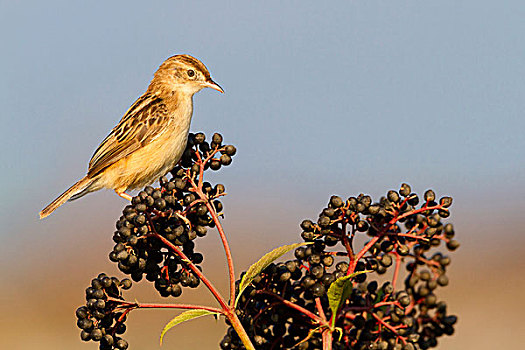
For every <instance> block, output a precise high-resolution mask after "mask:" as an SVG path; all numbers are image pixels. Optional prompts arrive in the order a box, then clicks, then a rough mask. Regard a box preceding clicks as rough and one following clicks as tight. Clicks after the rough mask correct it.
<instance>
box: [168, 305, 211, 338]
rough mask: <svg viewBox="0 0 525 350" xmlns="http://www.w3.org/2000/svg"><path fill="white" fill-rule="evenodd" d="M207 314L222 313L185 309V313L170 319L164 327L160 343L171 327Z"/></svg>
mask: <svg viewBox="0 0 525 350" xmlns="http://www.w3.org/2000/svg"><path fill="white" fill-rule="evenodd" d="M206 315H220V314H219V313H217V312H213V311H208V310H201V309H192V310H188V311H184V312H183V313H181V314H180V315H178V316H177V317H175V318H174V319H172V320H171V321H169V322H168V324H167V325H166V327H164V329H163V330H162V332H161V333H160V345H161V346H162V340H163V339H164V335H165V334H166V332H167V331H169V330H170V329H171V328H173V327H175V326H176V325H178V324H179V323H182V322H185V321H189V320H193V319H194V318H198V317H202V316H206Z"/></svg>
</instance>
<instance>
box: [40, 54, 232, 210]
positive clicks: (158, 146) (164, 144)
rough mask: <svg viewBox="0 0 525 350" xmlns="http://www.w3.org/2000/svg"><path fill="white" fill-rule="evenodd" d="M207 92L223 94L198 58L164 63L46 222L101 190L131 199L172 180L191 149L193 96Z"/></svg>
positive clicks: (53, 205) (179, 57)
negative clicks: (150, 186)
mask: <svg viewBox="0 0 525 350" xmlns="http://www.w3.org/2000/svg"><path fill="white" fill-rule="evenodd" d="M205 87H210V88H213V89H215V90H218V91H220V92H223V91H222V89H221V88H220V86H219V85H217V84H216V83H215V82H214V81H213V80H212V79H211V77H210V73H209V72H208V69H207V68H206V66H204V64H202V63H201V62H200V61H199V60H197V59H196V58H194V57H191V56H189V55H177V56H173V57H170V58H168V59H167V60H166V61H164V63H162V65H161V66H160V67H159V69H158V70H157V72H155V75H154V77H153V80H152V81H151V83H150V85H149V87H148V89H147V91H146V92H145V93H144V94H143V95H142V96H141V97H139V98H138V99H137V101H135V103H134V104H133V105H132V106H131V107H130V108H129V110H128V111H127V112H126V113H125V114H124V116H123V117H122V119H121V120H120V122H119V123H118V124H117V126H115V127H114V128H113V130H111V132H110V134H109V135H108V136H107V137H106V138H105V139H104V141H102V143H101V144H100V146H99V147H98V148H97V150H96V151H95V153H94V154H93V157H92V158H91V160H90V162H89V167H88V173H87V175H86V176H85V177H84V178H82V179H81V180H80V181H78V182H77V183H76V184H74V185H73V186H72V187H71V188H69V189H68V190H67V191H66V192H64V193H63V194H62V195H60V196H59V197H58V198H57V199H55V200H54V201H53V202H52V203H51V204H49V205H48V206H47V207H46V208H44V209H43V210H42V211H41V212H40V218H44V217H46V216H48V215H49V214H51V213H52V212H53V211H54V210H55V209H56V208H58V207H59V206H60V205H62V204H64V203H65V202H66V201H67V200H74V199H77V198H80V197H82V196H84V195H85V194H87V193H89V192H93V191H97V190H99V189H101V188H110V189H113V190H115V192H117V194H119V195H120V196H123V197H125V198H127V197H129V196H127V195H126V194H125V191H127V190H132V189H135V188H140V187H143V186H145V185H147V184H150V183H152V182H154V181H155V180H156V179H158V178H159V177H160V176H162V175H164V174H166V173H167V172H168V171H169V170H170V169H171V168H173V167H174V166H175V164H176V163H177V162H178V161H179V159H180V157H181V156H182V153H183V152H184V149H185V147H186V141H187V137H188V132H189V128H190V123H191V117H192V113H193V95H194V94H195V93H196V92H198V91H200V90H201V89H203V88H205Z"/></svg>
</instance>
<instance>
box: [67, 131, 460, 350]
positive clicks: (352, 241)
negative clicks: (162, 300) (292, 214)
mask: <svg viewBox="0 0 525 350" xmlns="http://www.w3.org/2000/svg"><path fill="white" fill-rule="evenodd" d="M235 153H236V149H235V147H234V146H232V145H223V138H222V136H221V135H220V134H217V133H216V134H214V135H213V136H212V140H211V142H207V141H206V137H205V135H204V134H203V133H197V134H190V135H189V138H188V145H187V148H186V151H185V152H184V155H183V157H182V159H181V160H180V162H179V164H178V165H177V166H176V167H175V168H174V169H173V170H172V171H171V176H169V178H168V176H164V177H161V178H160V181H159V184H160V187H158V188H153V187H151V186H148V187H146V188H144V190H143V191H140V192H139V193H138V194H137V196H135V197H133V199H132V201H131V203H130V205H127V206H126V207H125V208H124V210H123V212H122V216H121V217H120V218H119V220H118V221H117V224H116V228H117V230H116V231H115V233H114V235H113V241H114V242H115V246H114V247H113V250H112V251H111V252H110V253H109V259H110V260H111V261H112V262H115V263H117V266H118V269H119V270H120V271H121V272H122V273H124V274H127V275H129V276H130V278H131V279H129V278H124V279H122V280H119V279H118V278H116V277H109V276H107V275H106V274H104V273H101V274H99V275H98V277H96V278H94V279H93V280H92V281H91V285H90V286H89V287H88V288H87V289H86V305H83V306H81V307H79V308H78V309H77V312H76V315H77V318H78V321H77V325H78V327H79V328H80V329H81V334H80V336H81V339H82V340H84V341H94V342H98V343H99V348H100V349H127V348H128V343H127V342H126V340H124V339H123V338H122V334H123V333H124V332H125V330H126V325H125V321H126V318H127V315H128V314H129V313H130V312H131V311H132V310H135V309H142V308H173V309H182V310H186V311H184V312H182V313H180V314H179V315H178V316H176V317H175V318H174V319H172V321H170V322H169V323H168V324H167V325H166V327H165V328H164V330H163V331H162V332H161V343H162V338H163V337H164V335H165V333H166V332H167V331H168V330H169V329H171V328H172V327H173V326H175V325H177V324H178V323H181V322H184V321H187V320H190V319H192V318H196V317H201V316H205V315H215V316H224V319H225V321H226V323H227V324H228V325H229V326H230V327H229V328H228V331H227V333H226V335H225V336H224V338H223V339H222V341H221V343H220V348H221V349H224V350H226V349H300V350H306V349H323V350H327V349H359V350H361V349H363V350H364V349H370V350H379V349H382V350H387V349H393V350H412V349H422V350H424V349H429V348H433V347H436V346H437V344H438V342H437V340H438V338H439V337H441V336H443V335H451V334H452V333H453V332H454V324H455V323H456V316H454V315H450V314H448V312H447V305H446V303H445V302H444V301H442V300H439V299H438V296H437V294H438V293H437V291H438V290H439V288H440V287H444V286H446V285H447V284H448V277H447V275H446V270H447V268H448V266H449V264H450V258H449V257H448V256H446V255H444V254H443V253H442V252H440V251H439V250H438V249H439V248H440V247H441V245H442V244H443V243H444V245H445V246H446V248H447V249H448V250H450V251H453V250H455V249H457V248H458V246H459V243H458V242H457V241H456V240H454V228H453V226H452V224H450V223H445V222H443V221H444V220H445V219H446V218H448V217H449V215H450V213H449V209H448V208H449V207H450V205H451V204H452V198H451V197H442V198H441V199H439V200H437V199H436V194H435V193H434V192H433V191H432V190H428V191H426V192H425V193H424V195H423V198H422V199H420V197H419V196H418V195H417V194H415V193H412V191H411V188H410V186H409V185H408V184H402V186H401V188H400V189H399V191H394V190H390V191H388V192H387V193H386V195H385V196H384V197H381V198H380V200H379V201H377V202H374V201H373V200H372V198H371V197H370V196H368V195H363V194H360V195H359V196H356V197H350V198H348V199H347V200H343V199H342V198H341V197H338V196H332V197H331V198H330V200H329V203H328V205H327V207H326V208H324V209H323V210H322V212H321V213H320V215H319V218H318V219H317V220H316V221H312V220H304V221H303V222H302V223H301V225H300V227H301V229H302V233H301V238H302V240H303V241H302V242H300V243H297V244H292V245H288V246H282V247H279V248H276V249H275V250H273V251H272V252H269V253H268V254H266V255H265V256H263V257H262V258H261V259H260V260H259V261H257V262H256V263H255V264H253V265H252V266H251V267H250V268H249V269H248V270H247V271H246V272H243V273H242V274H241V278H240V279H239V280H237V281H236V280H235V272H234V269H233V260H232V258H231V253H230V248H229V245H228V242H227V240H226V235H225V233H224V230H223V228H222V224H221V221H220V217H221V214H222V210H223V205H222V202H221V201H220V197H222V196H224V195H226V192H225V186H224V185H222V184H217V185H215V186H214V185H212V184H210V183H209V182H206V181H204V174H205V172H206V171H208V170H219V169H220V168H221V167H223V166H227V165H230V164H231V162H232V157H233V156H234V155H235ZM210 228H212V229H213V228H215V229H217V231H218V233H219V236H220V238H221V241H222V244H223V247H224V251H225V254H226V258H227V259H226V260H227V264H228V271H229V282H230V293H229V295H228V297H224V296H222V295H221V294H220V293H219V292H218V291H217V289H216V288H215V286H214V285H213V284H212V283H211V282H210V281H209V280H208V279H207V278H206V276H205V275H204V273H203V271H202V268H201V266H200V264H201V263H202V261H203V258H204V256H203V254H202V253H199V252H197V251H195V248H196V241H197V238H199V237H204V236H206V234H207V233H208V229H210ZM289 251H294V257H295V259H291V260H287V261H282V262H278V261H277V259H279V257H281V256H282V255H284V254H286V253H287V252H289ZM142 279H146V280H147V281H149V282H152V283H153V284H154V287H155V289H156V290H157V291H158V293H159V294H160V295H161V296H163V297H171V298H177V297H179V296H180V295H181V294H182V293H183V290H184V289H185V288H188V287H189V288H195V287H197V286H198V285H200V284H201V283H202V284H204V285H205V286H206V287H207V288H208V290H209V291H210V292H211V293H212V295H213V296H214V297H215V299H216V300H217V302H218V304H219V307H212V306H203V305H188V304H176V303H174V304H147V303H139V302H137V301H133V302H131V301H126V300H125V299H124V298H123V296H122V290H127V289H129V288H130V287H131V285H132V282H131V280H133V281H135V282H139V281H141V280H142Z"/></svg>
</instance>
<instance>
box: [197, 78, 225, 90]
mask: <svg viewBox="0 0 525 350" xmlns="http://www.w3.org/2000/svg"><path fill="white" fill-rule="evenodd" d="M202 85H203V86H204V87H209V88H212V89H213V90H217V91H219V92H222V93H224V90H223V89H222V88H221V87H220V85H219V84H217V83H216V82H214V81H213V80H211V79H210V80H208V81H207V82H205V83H203V84H202Z"/></svg>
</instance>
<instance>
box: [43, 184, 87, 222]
mask: <svg viewBox="0 0 525 350" xmlns="http://www.w3.org/2000/svg"><path fill="white" fill-rule="evenodd" d="M93 181H94V179H89V178H88V177H87V176H86V177H84V178H82V179H81V180H80V181H78V182H77V183H76V184H74V185H73V186H71V187H70V188H69V189H68V190H67V191H65V192H64V193H62V194H61V195H60V196H59V197H58V198H57V199H55V200H54V201H52V202H51V203H50V204H49V205H48V206H47V207H45V208H44V209H42V211H41V212H40V219H43V218H45V217H46V216H49V215H50V214H51V213H52V212H54V211H55V210H56V208H58V207H59V206H61V205H62V204H64V203H65V202H66V201H67V200H69V199H70V198H71V197H74V199H76V198H80V197H81V196H83V195H85V194H86V193H88V192H89V186H90V185H91V184H92V183H93Z"/></svg>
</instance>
